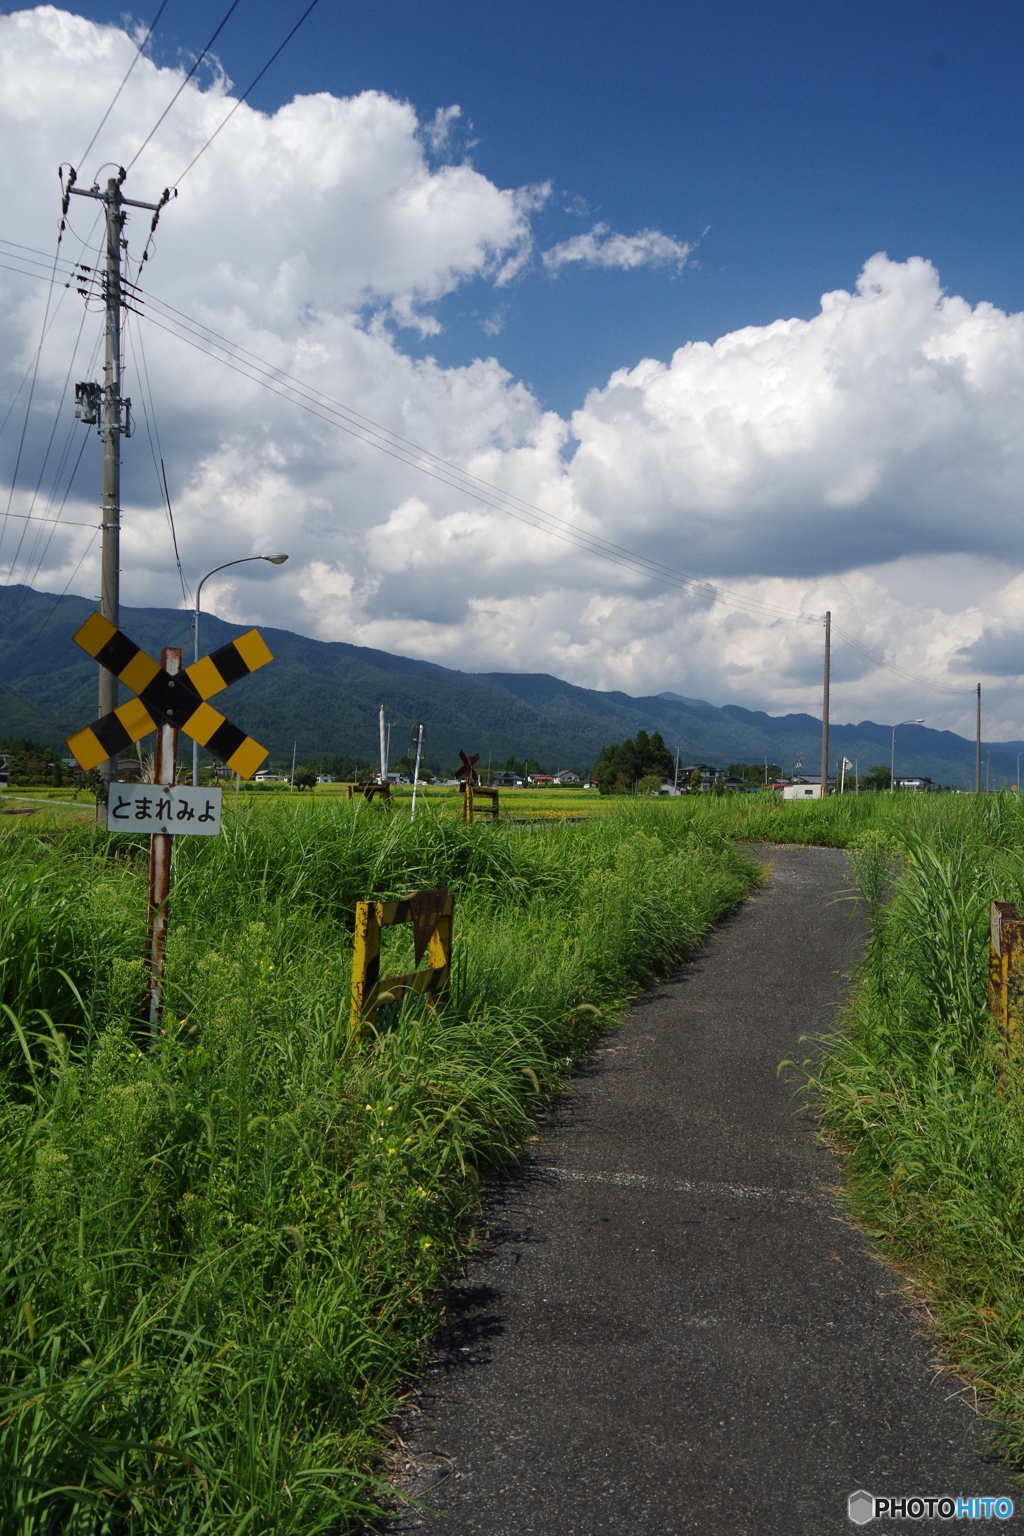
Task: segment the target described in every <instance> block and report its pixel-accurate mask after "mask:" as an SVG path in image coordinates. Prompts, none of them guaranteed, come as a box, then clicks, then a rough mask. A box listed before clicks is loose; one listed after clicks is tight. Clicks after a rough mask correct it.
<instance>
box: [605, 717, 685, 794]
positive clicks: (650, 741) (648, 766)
mask: <svg viewBox="0 0 1024 1536" xmlns="http://www.w3.org/2000/svg"><path fill="white" fill-rule="evenodd" d="M672 771H673V762H672V754H671V752H670V751H669V750H668V748H667V747H666V745H665V742H664V740H663V739H662V735H661V732H660V731H655V732H654V735H653V736H648V734H647V732H646V731H637V733H636V736H635V737H634V738H633V740H632V741H630V740H628V739H627V740H626V741H622V742H618V743H616V744H614V745H612V746H608V747H602V748H601V752H600V755H599V757H598V759H597V762H596V763H595V764H594V774H593V777H594V782H595V783H596V785H597V787H598V788H599V789H600V791H601V793H602V795H620V794H629V793H630V792H631V791H632V790H634V789H636V788H637V786H638V785H639V783H640V781H641V779H644V778H651V777H653V778H657V779H658V780H659V783H660V781H661V779H662V778H671V777H672Z"/></svg>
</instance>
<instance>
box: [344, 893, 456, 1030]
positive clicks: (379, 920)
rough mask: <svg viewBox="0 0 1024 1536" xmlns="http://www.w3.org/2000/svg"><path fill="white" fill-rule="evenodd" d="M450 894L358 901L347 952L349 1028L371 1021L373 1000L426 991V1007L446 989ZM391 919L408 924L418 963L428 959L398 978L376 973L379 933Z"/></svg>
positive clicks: (374, 1018)
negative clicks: (349, 957) (350, 947)
mask: <svg viewBox="0 0 1024 1536" xmlns="http://www.w3.org/2000/svg"><path fill="white" fill-rule="evenodd" d="M454 913H455V897H454V896H453V895H452V893H451V892H450V891H416V892H414V893H413V894H412V895H411V896H407V897H406V898H405V900H404V901H357V902H356V926H355V942H354V945H353V950H352V1001H351V1007H350V1010H349V1028H350V1030H351V1031H352V1032H353V1033H356V1032H357V1031H358V1029H359V1027H360V1025H361V1024H363V1023H364V1022H365V1023H369V1024H376V1022H377V1004H378V1000H379V999H380V997H381V996H382V995H383V994H384V993H387V994H388V1000H389V1001H390V1000H391V999H392V998H400V997H402V996H403V995H404V994H405V993H407V992H412V993H426V1000H427V1004H428V1006H432V1005H433V1004H434V1003H435V1002H436V1000H437V999H438V998H439V997H440V996H441V995H442V994H443V993H444V992H446V991H447V990H448V983H449V981H450V979H451V964H452V920H453V917H454ZM396 923H412V926H413V935H414V942H413V956H414V961H415V964H416V965H417V966H419V963H420V961H421V960H422V959H423V957H424V955H426V957H427V964H426V966H425V967H424V968H423V969H421V970H420V969H417V970H415V971H407V972H406V973H405V974H404V975H403V976H389V977H388V978H387V979H386V980H385V981H382V980H381V977H380V936H381V929H382V928H390V927H393V926H394V925H395V924H396Z"/></svg>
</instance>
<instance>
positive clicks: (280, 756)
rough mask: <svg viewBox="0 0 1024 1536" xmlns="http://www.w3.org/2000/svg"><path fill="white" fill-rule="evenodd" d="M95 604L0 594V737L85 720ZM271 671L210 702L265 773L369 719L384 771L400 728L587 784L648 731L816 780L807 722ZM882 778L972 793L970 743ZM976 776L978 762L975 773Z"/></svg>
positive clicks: (937, 750) (182, 626)
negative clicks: (622, 747) (81, 631)
mask: <svg viewBox="0 0 1024 1536" xmlns="http://www.w3.org/2000/svg"><path fill="white" fill-rule="evenodd" d="M94 608H95V604H94V603H92V602H90V601H89V600H88V599H86V598H83V597H56V596H53V595H51V594H47V593H42V592H36V591H34V590H33V589H32V588H29V587H9V588H8V589H7V591H6V592H5V593H4V594H3V598H2V601H0V637H2V638H0V657H2V677H3V682H2V683H0V736H14V735H26V736H32V737H35V738H37V739H39V738H42V739H43V740H48V741H50V742H52V743H54V744H56V743H57V742H58V741H61V740H63V738H64V737H65V736H67V735H69V734H70V733H71V732H72V731H74V730H77V729H78V728H79V727H80V726H82V725H84V724H86V723H87V722H88V721H89V720H91V719H93V718H94V716H95V711H96V663H95V662H94V661H91V660H90V659H89V657H87V656H86V655H84V653H83V652H81V651H80V650H79V649H78V648H77V646H75V645H73V644H72V642H71V636H72V635H73V634H74V632H75V630H76V629H77V628H78V626H79V625H80V624H81V623H82V621H83V620H84V619H85V618H86V617H87V615H88V614H90V613H91V612H93V610H94ZM121 623H122V627H123V628H124V630H125V631H126V632H127V633H128V634H129V635H131V637H132V639H134V640H135V641H137V642H138V644H139V645H141V646H143V647H144V648H145V649H146V650H148V651H149V652H150V654H153V655H155V654H158V653H159V650H160V647H161V646H164V645H180V646H181V647H182V648H183V649H184V651H185V659H186V663H187V662H188V660H189V659H190V658H191V654H192V652H191V645H192V634H191V628H190V625H189V615H188V614H187V613H185V612H183V611H182V610H181V609H175V608H124V609H123V610H122V616H121ZM248 627H249V626H247V625H243V624H228V623H226V622H225V621H224V620H223V619H219V618H217V617H215V616H214V615H212V614H204V615H203V628H202V649H203V651H204V652H207V651H210V650H214V649H215V648H216V647H217V646H219V645H223V644H224V643H225V642H226V641H228V640H230V639H233V638H234V637H235V636H237V635H240V634H242V633H243V631H244V630H245V629H246V628H248ZM260 630H261V633H262V634H263V635H264V636H265V638H266V640H267V643H268V645H269V646H270V649H271V650H272V651H273V653H274V657H275V660H274V663H273V665H271V666H268V667H265V668H263V670H262V671H260V672H257V673H255V674H254V675H253V676H252V677H249V678H246V679H244V680H243V681H242V682H239V683H237V684H235V686H234V687H232V688H231V689H230V691H229V692H228V693H227V694H224V695H223V696H222V698H219V699H218V703H219V704H221V707H222V708H223V710H224V712H225V713H226V714H227V715H228V717H229V718H230V719H231V720H233V721H234V722H235V723H236V724H238V725H241V726H243V727H244V728H245V729H246V730H247V731H249V732H250V733H251V734H252V735H254V736H255V737H256V738H257V740H259V741H261V742H263V744H264V745H265V746H268V747H269V748H270V749H271V754H272V761H274V762H276V764H277V765H279V766H283V765H284V764H285V763H286V762H290V760H291V752H292V744H293V742H294V743H296V748H297V753H298V759H299V761H300V762H303V761H312V762H315V761H316V760H317V759H318V758H321V757H334V756H340V755H342V754H346V753H347V754H350V755H352V756H359V757H364V758H367V759H369V760H370V761H373V760H374V759H375V757H376V754H377V711H378V708H379V706H380V705H381V704H382V703H383V704H384V706H385V709H386V711H387V717H388V719H389V720H390V721H391V722H392V725H393V731H392V738H391V757H392V760H393V761H395V760H397V759H398V758H399V757H400V756H401V754H402V753H403V752H404V751H405V749H406V747H407V745H408V743H409V735H410V731H411V729H412V725H413V723H414V722H415V721H416V720H423V721H425V722H426V725H427V742H426V752H427V757H428V760H430V761H432V762H434V763H436V764H437V765H438V766H448V765H450V764H452V763H454V762H456V761H457V760H458V754H459V748H460V747H462V748H464V749H465V750H466V751H467V752H479V753H480V754H481V761H482V763H486V762H487V761H488V758H490V759H491V761H492V763H494V764H495V765H497V764H502V763H504V761H505V759H506V758H507V757H509V756H515V757H517V758H524V757H526V756H530V757H533V758H536V759H537V760H538V761H539V762H541V763H543V764H544V765H545V767H547V768H549V769H556V768H574V769H576V770H577V771H578V772H586V771H588V770H589V769H590V768H591V767H592V765H593V763H594V761H595V760H596V758H597V756H598V753H599V752H600V750H601V748H602V747H603V746H607V745H608V744H609V743H611V742H618V741H623V740H624V739H625V738H626V737H627V736H635V735H636V732H637V731H638V730H645V731H647V732H648V733H651V732H653V731H660V732H661V734H662V736H663V737H664V739H665V742H666V744H667V746H668V747H669V749H670V750H671V751H672V752H673V753H674V752H675V751H676V749H677V748H679V750H680V761H681V762H683V763H693V762H706V763H711V764H713V765H715V766H716V767H726V766H727V765H728V764H729V763H732V762H748V763H750V762H763V761H764V759H765V758H766V757H767V759H768V761H769V762H770V763H771V762H774V763H779V764H781V766H782V767H783V769H784V770H786V771H787V772H788V771H790V770H791V769H792V768H793V766H794V763H795V762H796V760H797V758H798V757H802V760H803V766H804V769H805V770H806V771H807V772H808V773H817V772H818V770H819V767H820V753H821V745H820V742H821V722H820V720H816V719H815V718H814V716H813V715H807V714H790V715H769V714H766V713H765V712H764V711H763V710H750V709H743V708H742V707H741V706H740V705H738V704H726V705H725V706H724V707H721V708H719V707H718V706H717V705H714V704H709V703H708V702H707V701H706V700H703V699H689V698H685V697H684V696H683V695H681V694H674V693H661V694H657V695H655V696H653V697H648V698H633V697H632V696H631V695H630V694H627V693H620V692H601V691H599V690H596V689H590V688H578V687H576V686H575V685H574V684H572V683H566V682H563V681H562V680H561V679H560V678H557V677H552V676H551V675H550V674H548V673H517V672H456V671H454V670H452V669H450V668H447V667H441V666H438V665H436V664H435V663H434V662H429V661H418V660H415V659H413V658H411V657H405V656H393V655H391V654H390V653H389V652H387V651H376V650H371V649H369V648H368V647H365V646H358V645H349V644H347V643H346V642H344V641H324V640H311V639H309V638H308V637H307V636H305V635H297V634H293V633H291V632H290V631H289V630H284V629H269V628H265V627H263V626H262V625H261V626H260ZM891 730H892V727H891V726H889V725H878V724H876V723H875V722H874V721H871V720H862V721H861V722H860V723H859V724H857V725H853V724H847V725H833V726H832V727H831V733H830V736H831V757H832V761H833V766H834V764H835V762H836V760H837V759H838V758H840V757H842V756H844V755H845V756H846V757H848V758H850V759H851V761H856V762H857V764H858V766H859V768H860V771H861V772H862V773H863V772H865V771H866V770H867V769H868V768H869V767H870V766H872V765H873V764H875V763H886V764H887V763H888V761H889V751H890V742H891ZM896 740H897V756H896V768H897V773H898V774H899V773H902V774H927V775H928V776H929V777H930V778H932V779H934V780H935V782H936V783H941V784H951V785H954V786H955V787H957V788H962V789H967V788H971V787H973V784H974V743H973V742H971V741H968V740H967V739H966V738H965V737H963V736H957V735H956V734H955V733H954V732H952V731H934V730H931V729H929V728H928V727H927V726H911V725H904V726H901V728H900V731H899V734H898V736H897V738H896ZM984 750H985V752H986V753H987V752H988V751H991V753H992V785H993V788H998V787H1000V786H1001V785H1003V784H1008V783H1011V782H1012V781H1013V775H1014V772H1015V770H1016V758H1017V754H1018V752H1021V751H1024V742H1016V741H1014V742H990V743H986V744H985V749H984ZM982 771H983V772H984V758H983V770H982Z"/></svg>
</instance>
